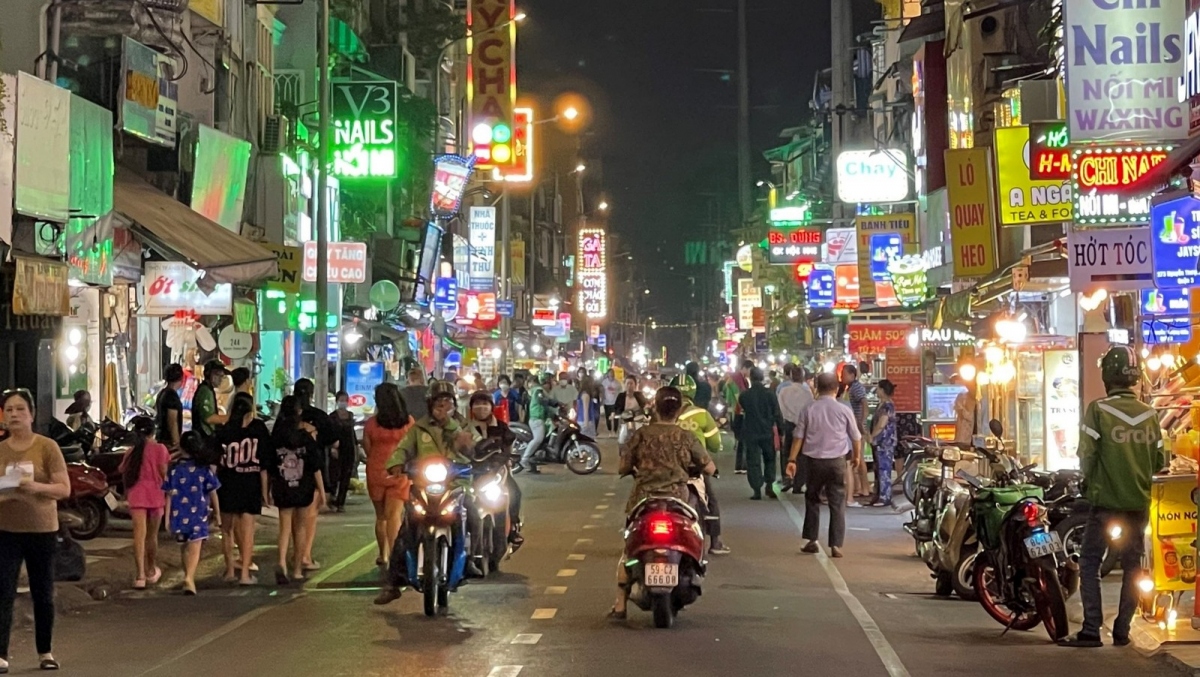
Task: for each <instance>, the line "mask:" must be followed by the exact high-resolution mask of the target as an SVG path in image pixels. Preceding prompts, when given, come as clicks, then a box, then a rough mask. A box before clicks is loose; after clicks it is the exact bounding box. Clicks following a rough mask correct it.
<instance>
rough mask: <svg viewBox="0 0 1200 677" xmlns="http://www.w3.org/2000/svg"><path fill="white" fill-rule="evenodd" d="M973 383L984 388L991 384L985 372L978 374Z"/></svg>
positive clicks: (989, 377) (990, 378)
mask: <svg viewBox="0 0 1200 677" xmlns="http://www.w3.org/2000/svg"><path fill="white" fill-rule="evenodd" d="M975 382H976V383H978V384H979V385H981V386H985V385H988V384H989V383H991V382H992V377H991V376H988V373H987V372H986V371H981V372H979V375H978V376H977V377H975Z"/></svg>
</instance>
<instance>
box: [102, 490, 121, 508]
mask: <svg viewBox="0 0 1200 677" xmlns="http://www.w3.org/2000/svg"><path fill="white" fill-rule="evenodd" d="M104 502H105V503H107V504H108V509H109V510H116V509H117V504H118V501H117V497H116V496H115V495H114V494H113V492H111V491H110V492H108V493H107V494H104Z"/></svg>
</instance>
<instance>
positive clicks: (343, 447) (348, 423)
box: [329, 390, 358, 512]
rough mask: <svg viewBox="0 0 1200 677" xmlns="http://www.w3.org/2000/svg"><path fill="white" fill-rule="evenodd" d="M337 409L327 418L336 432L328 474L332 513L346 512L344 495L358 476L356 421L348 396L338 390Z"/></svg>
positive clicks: (343, 391)
mask: <svg viewBox="0 0 1200 677" xmlns="http://www.w3.org/2000/svg"><path fill="white" fill-rule="evenodd" d="M336 398H337V399H336V402H337V409H335V410H334V412H333V414H332V415H331V416H330V417H329V419H330V421H332V422H333V427H334V429H335V430H336V431H337V442H336V443H334V449H333V456H334V458H333V459H331V461H333V462H332V463H331V465H332V466H333V467H332V468H331V469H330V472H331V473H333V475H334V491H333V501H331V505H332V506H333V510H334V512H346V494H347V493H348V492H349V491H350V480H352V479H354V478H355V477H357V476H358V433H357V431H356V430H355V425H356V424H357V423H358V421H357V420H356V419H355V418H354V412H352V411H350V394H349V393H347V392H346V391H345V390H339V391H338V393H337V395H336Z"/></svg>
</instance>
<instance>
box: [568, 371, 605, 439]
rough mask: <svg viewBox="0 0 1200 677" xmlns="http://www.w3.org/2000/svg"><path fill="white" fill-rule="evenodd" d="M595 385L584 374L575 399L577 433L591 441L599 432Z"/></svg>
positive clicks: (590, 378) (598, 406)
mask: <svg viewBox="0 0 1200 677" xmlns="http://www.w3.org/2000/svg"><path fill="white" fill-rule="evenodd" d="M597 391H598V386H597V384H596V383H595V382H594V381H592V377H591V376H588V375H587V373H586V372H585V373H584V375H583V376H581V377H580V379H579V395H578V396H577V397H576V398H575V401H574V403H573V406H574V407H575V421H576V422H577V423H579V431H580V432H582V433H583V434H584V435H587V436H588V437H590V438H592V439H596V433H597V432H599V420H600V401H599V400H598V399H597V398H596V394H597Z"/></svg>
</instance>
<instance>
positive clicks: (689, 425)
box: [670, 374, 730, 555]
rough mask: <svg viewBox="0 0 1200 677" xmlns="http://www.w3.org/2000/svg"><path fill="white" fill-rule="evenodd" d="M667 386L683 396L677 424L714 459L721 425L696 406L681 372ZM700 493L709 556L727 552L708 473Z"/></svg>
mask: <svg viewBox="0 0 1200 677" xmlns="http://www.w3.org/2000/svg"><path fill="white" fill-rule="evenodd" d="M670 386H671V387H672V388H677V389H679V392H680V393H681V394H682V395H683V411H681V412H680V413H679V418H678V419H677V420H678V423H679V427H680V428H683V429H684V430H687V431H690V432H691V433H692V434H694V435H695V436H696V439H698V440H700V444H703V445H704V449H705V451H707V452H708V455H709V456H710V457H713V458H715V457H716V456H715V455H716V454H718V453H720V452H721V427H720V426H719V425H717V422H716V420H714V419H713V417H712V414H710V413H708V410H707V409H705V408H703V407H699V406H696V404H695V402H694V399H693V398H695V396H696V381H695V380H694V379H693V378H692V377H691V376H688V375H687V374H681V375H679V376H676V377H675V378H673V379H671V383H670ZM704 493H705V494H706V495H707V498H708V503H707V505H706V506H705V515H704V526H705V529H706V530H707V531H708V535H709V537H710V538H711V539H712V543H711V547H710V548H709V552H710V553H711V554H713V555H726V554H729V552H730V550H729V547H728V546H726V545H725V542H724V541H722V540H721V506H720V504H719V503H718V502H717V494H716V492H715V491H714V490H713V481H712V476H710V475H705V476H704Z"/></svg>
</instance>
